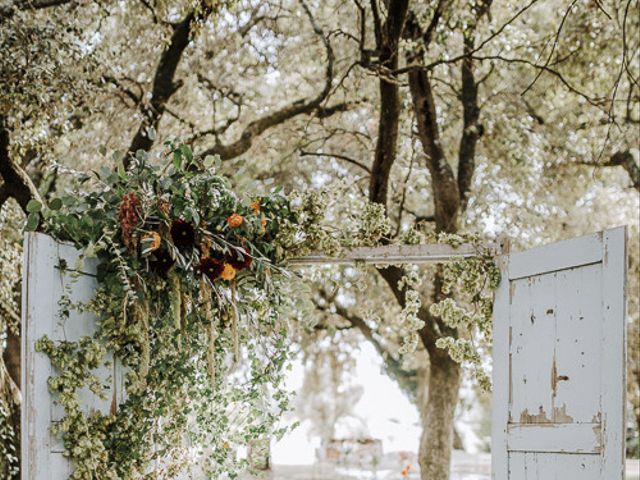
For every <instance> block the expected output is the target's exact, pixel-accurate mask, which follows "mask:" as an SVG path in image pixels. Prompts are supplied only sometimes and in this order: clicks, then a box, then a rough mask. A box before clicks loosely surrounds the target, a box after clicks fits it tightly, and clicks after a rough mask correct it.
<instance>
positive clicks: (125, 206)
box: [118, 192, 140, 250]
mask: <svg viewBox="0 0 640 480" xmlns="http://www.w3.org/2000/svg"><path fill="white" fill-rule="evenodd" d="M139 210H140V198H138V194H137V193H136V192H129V193H127V194H125V195H124V196H123V197H122V200H121V201H120V211H119V212H118V221H119V222H120V229H121V232H122V243H124V246H125V247H127V248H128V249H130V250H131V249H132V248H134V242H133V232H134V230H135V228H136V226H137V225H138V222H139V221H140V214H139Z"/></svg>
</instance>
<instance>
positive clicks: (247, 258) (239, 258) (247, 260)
mask: <svg viewBox="0 0 640 480" xmlns="http://www.w3.org/2000/svg"><path fill="white" fill-rule="evenodd" d="M252 261H253V258H252V257H251V255H249V252H247V250H246V249H244V248H242V247H239V248H238V249H233V250H231V253H230V254H229V255H228V256H227V258H226V262H227V263H228V264H230V265H231V266H232V267H233V268H235V269H236V270H238V271H239V270H244V269H245V268H249V267H250V266H251V262H252Z"/></svg>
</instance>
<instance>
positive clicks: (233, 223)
mask: <svg viewBox="0 0 640 480" xmlns="http://www.w3.org/2000/svg"><path fill="white" fill-rule="evenodd" d="M242 222H244V218H242V215H240V214H237V213H232V214H231V215H229V218H227V224H228V225H229V226H230V227H231V228H238V227H239V226H240V225H242Z"/></svg>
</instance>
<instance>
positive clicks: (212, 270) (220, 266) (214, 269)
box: [198, 257, 224, 282]
mask: <svg viewBox="0 0 640 480" xmlns="http://www.w3.org/2000/svg"><path fill="white" fill-rule="evenodd" d="M198 269H199V270H200V273H202V274H203V275H205V276H206V277H207V278H208V279H209V280H211V281H212V282H213V281H214V280H215V279H216V278H218V277H219V276H220V274H221V273H222V270H224V262H223V261H222V260H218V259H215V258H211V257H202V258H201V259H200V265H199V267H198Z"/></svg>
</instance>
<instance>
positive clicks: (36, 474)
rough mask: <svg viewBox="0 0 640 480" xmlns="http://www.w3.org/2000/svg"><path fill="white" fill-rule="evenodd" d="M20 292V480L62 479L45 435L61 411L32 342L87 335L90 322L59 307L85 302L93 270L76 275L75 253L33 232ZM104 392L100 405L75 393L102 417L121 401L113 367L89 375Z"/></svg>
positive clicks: (47, 366) (64, 464)
mask: <svg viewBox="0 0 640 480" xmlns="http://www.w3.org/2000/svg"><path fill="white" fill-rule="evenodd" d="M24 246H25V253H24V255H25V261H24V269H23V282H22V285H23V287H22V288H23V290H22V386H23V407H22V480H64V479H67V478H68V477H69V475H70V474H71V472H72V465H71V462H70V461H69V460H68V459H67V458H66V457H65V456H64V445H63V444H62V442H61V440H60V438H59V436H57V435H53V434H52V433H50V427H51V425H52V423H55V422H56V421H59V420H60V419H61V418H62V417H63V413H64V412H63V410H62V408H61V407H60V406H59V405H58V404H57V403H56V402H55V400H54V398H55V397H54V396H52V395H50V394H49V391H48V388H47V379H48V378H49V377H50V376H51V375H53V374H54V372H53V371H52V367H51V363H50V362H49V358H48V357H47V356H46V355H45V354H43V353H37V352H36V351H35V342H36V341H37V340H39V339H40V338H42V337H43V336H44V335H47V336H48V337H49V338H50V339H51V340H55V341H61V340H68V341H75V340H78V339H79V338H80V337H82V336H86V335H91V334H92V333H93V332H94V330H95V328H96V322H95V318H94V317H92V316H91V315H89V314H87V313H80V312H78V311H77V310H75V309H73V308H70V309H69V317H68V318H66V319H65V318H64V316H61V315H60V313H61V311H62V310H64V309H65V308H66V307H65V303H64V302H67V301H68V302H71V304H75V303H78V302H87V301H88V300H90V299H92V298H93V296H94V294H95V289H96V287H97V282H96V279H95V275H94V274H95V265H92V264H90V263H89V264H86V265H84V267H83V268H82V269H80V271H79V270H78V268H77V267H78V251H77V250H76V249H75V248H73V247H72V246H70V245H65V244H61V243H59V242H56V241H54V240H53V239H52V238H51V237H48V236H46V235H42V234H39V233H28V234H27V235H26V237H25V242H24ZM95 373H96V374H97V375H98V376H99V377H100V378H101V379H102V380H103V384H104V385H105V387H106V392H107V394H108V398H107V399H105V400H101V399H100V398H99V397H98V396H96V395H94V394H92V393H91V392H90V391H89V390H88V389H86V390H85V391H82V392H80V401H81V403H82V405H83V407H84V408H85V411H87V412H91V411H101V412H103V413H108V412H109V409H110V408H112V405H113V404H117V403H119V402H120V401H122V400H123V395H124V385H123V378H122V375H121V372H118V371H117V368H116V366H115V365H114V366H113V367H112V368H109V369H107V368H102V369H100V370H99V371H97V372H95Z"/></svg>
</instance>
